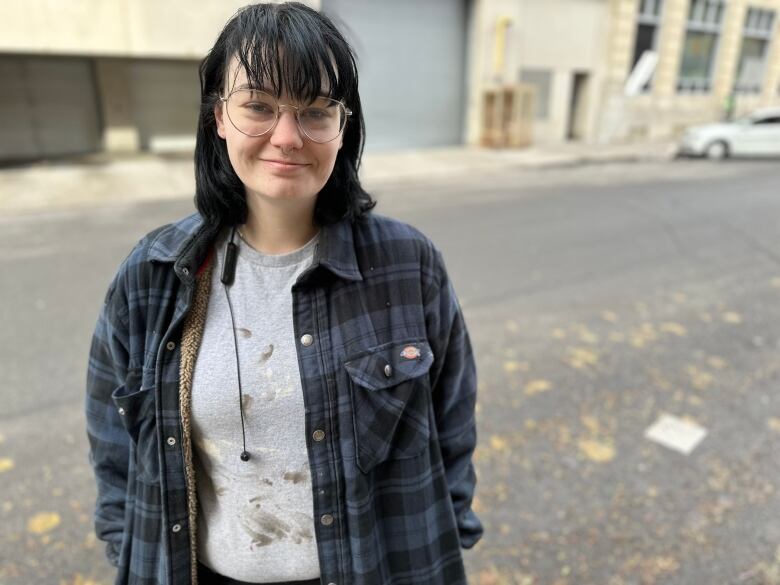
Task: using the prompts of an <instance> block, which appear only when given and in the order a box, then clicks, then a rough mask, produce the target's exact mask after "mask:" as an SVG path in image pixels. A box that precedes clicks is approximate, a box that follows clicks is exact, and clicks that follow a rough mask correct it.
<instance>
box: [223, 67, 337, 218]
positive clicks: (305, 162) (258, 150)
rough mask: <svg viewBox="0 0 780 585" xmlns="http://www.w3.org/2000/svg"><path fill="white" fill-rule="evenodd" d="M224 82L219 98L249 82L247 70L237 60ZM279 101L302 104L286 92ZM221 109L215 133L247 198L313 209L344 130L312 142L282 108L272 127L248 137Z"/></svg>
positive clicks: (289, 112) (296, 104)
mask: <svg viewBox="0 0 780 585" xmlns="http://www.w3.org/2000/svg"><path fill="white" fill-rule="evenodd" d="M228 80H229V81H228V84H227V86H228V88H227V89H226V90H225V91H224V95H223V97H225V96H227V95H228V94H229V92H230V91H232V90H233V89H237V88H240V87H242V86H247V83H248V81H247V77H246V72H245V71H244V68H243V67H241V66H239V65H238V62H237V61H235V60H234V61H233V62H232V63H231V67H230V72H229V76H228ZM279 103H280V104H290V105H295V106H300V105H301V104H300V103H298V102H297V101H296V100H294V99H292V98H291V97H290V96H289V95H286V94H282V95H281V97H280V98H279ZM225 108H226V104H225V102H222V101H220V102H219V103H218V104H217V106H215V110H214V114H215V116H216V120H217V133H218V134H219V136H220V137H221V138H223V139H224V140H225V142H226V143H227V151H228V157H229V158H230V163H231V165H232V166H233V169H234V170H235V172H236V174H237V175H238V177H239V179H241V182H242V183H244V186H245V188H246V192H247V198H249V197H260V198H263V199H270V200H276V201H277V202H281V200H284V201H288V202H294V201H299V202H300V203H306V204H309V205H310V206H311V207H312V208H313V206H314V200H315V199H316V198H317V194H318V193H319V192H320V190H321V189H322V188H323V187H324V186H325V183H326V182H327V181H328V177H330V174H331V172H332V171H333V166H334V164H335V163H336V155H337V154H338V152H339V149H340V148H341V145H342V142H343V136H344V134H343V132H342V134H341V135H340V136H339V137H338V138H336V139H335V140H332V141H331V142H326V143H324V144H319V143H316V142H313V141H312V140H310V139H309V138H308V137H307V136H306V135H305V134H303V132H302V131H301V129H300V128H299V127H298V123H297V121H296V119H295V112H294V110H291V109H288V108H282V110H281V114H280V117H279V121H278V122H277V124H276V126H275V127H274V128H273V130H271V131H269V132H267V133H266V134H263V135H262V136H256V137H252V136H247V135H246V134H242V133H241V132H239V131H238V130H237V129H236V128H235V127H234V126H233V124H232V123H231V122H230V119H229V118H228V116H227V112H226V110H225Z"/></svg>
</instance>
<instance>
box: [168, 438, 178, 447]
mask: <svg viewBox="0 0 780 585" xmlns="http://www.w3.org/2000/svg"><path fill="white" fill-rule="evenodd" d="M166 443H168V444H169V445H170V446H171V447H173V446H174V445H175V444H176V439H175V438H174V437H168V440H167V441H166Z"/></svg>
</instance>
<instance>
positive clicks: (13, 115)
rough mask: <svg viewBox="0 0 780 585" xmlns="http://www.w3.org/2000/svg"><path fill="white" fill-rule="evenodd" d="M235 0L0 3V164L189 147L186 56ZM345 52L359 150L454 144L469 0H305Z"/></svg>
mask: <svg viewBox="0 0 780 585" xmlns="http://www.w3.org/2000/svg"><path fill="white" fill-rule="evenodd" d="M247 3H248V0H166V1H165V2H157V1H155V0H112V1H111V2H105V1H104V0H68V1H67V2H51V1H47V0H30V1H29V2H25V3H12V2H4V3H2V4H0V80H2V83H0V103H3V104H4V107H3V108H0V128H2V132H1V133H0V162H8V161H15V160H21V161H24V160H30V159H39V158H50V157H58V156H67V155H77V154H81V153H91V152H99V151H108V152H114V153H122V152H136V151H138V150H148V151H153V152H170V151H188V150H191V149H192V147H193V146H194V141H195V128H196V121H197V115H198V107H199V98H200V85H199V80H198V64H199V62H200V60H201V59H202V58H203V56H204V55H205V54H206V52H207V51H208V49H209V48H210V47H211V45H212V44H213V42H214V40H215V39H216V37H217V35H218V34H219V31H220V29H221V27H222V26H223V25H224V23H225V22H226V21H227V20H228V19H229V18H230V16H231V15H232V14H234V13H235V11H236V10H237V9H238V8H240V7H241V6H243V5H244V4H247ZM305 3H306V4H308V5H309V6H311V7H313V8H316V9H319V10H322V11H323V12H325V13H327V14H329V15H330V16H332V17H333V18H334V19H335V20H336V21H337V22H339V23H340V24H341V25H342V28H343V30H344V31H345V32H346V36H347V37H348V40H349V41H350V42H351V44H353V46H354V47H355V48H356V51H357V53H358V60H359V69H360V75H361V95H362V97H363V102H364V115H365V119H366V125H367V128H368V133H367V134H368V141H367V148H369V149H387V148H408V147H428V146H440V145H447V144H460V143H462V141H463V129H464V120H465V98H464V96H465V87H466V65H465V63H466V53H467V43H466V37H467V22H468V18H469V17H468V8H469V5H470V2H469V1H468V0H424V1H422V2H420V1H418V0H394V1H393V2H386V1H383V0H306V2H305Z"/></svg>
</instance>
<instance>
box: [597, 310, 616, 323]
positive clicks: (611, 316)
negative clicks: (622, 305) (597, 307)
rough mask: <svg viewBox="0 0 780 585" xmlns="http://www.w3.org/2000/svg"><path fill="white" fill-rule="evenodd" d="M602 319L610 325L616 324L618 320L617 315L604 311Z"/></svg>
mask: <svg viewBox="0 0 780 585" xmlns="http://www.w3.org/2000/svg"><path fill="white" fill-rule="evenodd" d="M601 318H602V319H604V321H607V322H608V323H614V322H615V321H617V320H618V316H617V313H613V312H612V311H602V312H601Z"/></svg>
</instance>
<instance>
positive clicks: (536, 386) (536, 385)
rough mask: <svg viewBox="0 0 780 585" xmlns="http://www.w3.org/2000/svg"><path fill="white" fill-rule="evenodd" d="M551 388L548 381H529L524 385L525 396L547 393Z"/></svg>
mask: <svg viewBox="0 0 780 585" xmlns="http://www.w3.org/2000/svg"><path fill="white" fill-rule="evenodd" d="M550 388H552V384H551V383H550V382H549V381H548V380H531V381H530V382H528V384H526V385H525V394H526V396H533V395H534V394H539V393H540V392H547V391H548V390H549V389H550Z"/></svg>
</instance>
